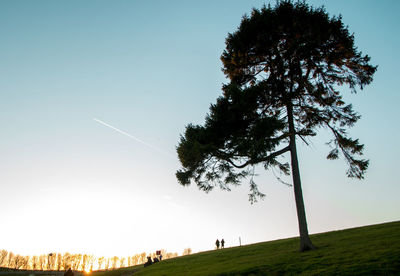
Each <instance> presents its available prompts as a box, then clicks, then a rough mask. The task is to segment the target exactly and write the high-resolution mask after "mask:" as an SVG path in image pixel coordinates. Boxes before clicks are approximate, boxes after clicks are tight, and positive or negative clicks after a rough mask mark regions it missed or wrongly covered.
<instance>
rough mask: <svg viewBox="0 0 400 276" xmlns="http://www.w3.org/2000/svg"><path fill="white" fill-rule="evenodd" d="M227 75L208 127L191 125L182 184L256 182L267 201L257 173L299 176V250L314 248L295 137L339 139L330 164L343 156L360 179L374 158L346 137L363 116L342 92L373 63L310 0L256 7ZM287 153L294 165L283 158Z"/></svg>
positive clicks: (181, 149)
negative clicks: (260, 169) (326, 134)
mask: <svg viewBox="0 0 400 276" xmlns="http://www.w3.org/2000/svg"><path fill="white" fill-rule="evenodd" d="M221 60H222V62H223V65H224V66H223V72H224V73H225V74H226V76H227V77H228V78H229V79H230V83H229V84H227V85H224V86H223V88H222V90H223V95H222V96H221V97H219V98H218V99H217V102H216V104H213V105H211V107H210V112H209V114H208V115H207V117H206V121H205V125H204V126H199V125H192V124H189V125H188V126H187V127H186V131H185V134H184V135H183V136H182V137H181V140H180V143H179V145H178V147H177V152H178V156H179V159H180V161H181V164H182V167H183V168H182V169H181V170H179V171H177V173H176V176H177V178H178V181H179V182H180V183H181V184H182V185H189V184H190V182H191V181H192V180H193V181H194V182H195V183H196V184H197V186H198V187H199V188H200V189H201V190H204V191H206V192H208V191H210V190H212V189H213V188H214V187H215V186H219V187H220V188H222V189H225V190H230V187H231V185H238V184H240V182H241V180H242V179H243V178H249V179H250V180H249V182H250V194H249V200H250V201H251V202H252V203H253V202H255V201H257V199H258V198H260V197H263V196H264V194H262V193H261V192H260V191H259V190H258V186H257V185H256V183H255V182H254V181H253V176H254V168H255V166H256V165H257V164H262V165H263V166H264V168H265V169H270V168H276V169H278V170H279V171H280V172H282V173H284V174H286V175H288V174H290V172H291V174H292V179H293V188H294V194H295V201H296V209H297V217H298V223H299V232H300V251H305V250H309V249H313V248H314V246H313V244H312V243H311V240H310V238H309V236H308V229H307V221H306V215H305V207H304V203H303V195H302V189H301V182H300V170H299V165H298V157H297V150H296V137H299V138H300V139H302V140H303V141H304V142H305V143H307V137H309V136H315V135H316V131H317V130H318V129H319V128H327V129H329V130H330V131H331V133H332V140H331V141H330V142H329V145H330V146H331V150H330V152H329V154H328V155H327V158H328V159H337V158H338V157H339V155H340V154H341V155H343V157H344V159H345V160H346V162H347V163H348V165H349V169H348V170H347V175H348V176H349V177H355V178H359V179H361V178H363V176H364V173H365V171H366V169H367V167H368V160H365V159H361V158H360V156H361V155H362V151H363V145H362V144H360V143H359V141H358V139H351V138H349V137H348V135H347V132H346V130H347V128H349V127H352V126H353V125H354V123H356V122H357V120H358V119H359V118H360V116H359V115H358V114H357V113H356V112H354V111H353V109H352V106H351V104H348V105H346V104H345V103H344V101H343V99H342V96H341V94H340V91H339V88H340V87H342V86H343V85H347V86H349V87H350V90H351V92H353V93H356V88H357V87H360V88H361V89H363V87H364V86H365V85H367V84H369V83H370V82H371V81H372V77H373V74H374V73H375V71H376V67H374V66H372V65H370V64H369V61H370V58H369V57H368V56H367V55H365V56H363V55H362V53H361V52H360V51H358V50H357V48H356V47H355V46H354V37H353V35H351V34H349V31H348V29H347V27H345V26H344V25H343V23H342V19H341V17H340V16H339V17H329V15H328V14H327V12H326V11H325V10H324V8H313V7H310V6H309V5H307V4H306V3H304V2H296V3H292V2H291V1H281V2H278V3H277V4H276V6H275V7H271V6H268V7H265V6H264V7H263V8H262V9H260V10H257V9H253V11H252V14H251V16H244V17H243V19H242V21H241V24H240V26H239V28H238V30H237V31H236V32H234V33H232V34H229V35H228V37H227V39H226V49H225V51H224V52H223V54H222V56H221ZM285 153H288V154H289V153H290V160H291V164H290V165H289V164H288V163H287V162H285V161H282V160H281V159H282V157H284V156H283V155H284V154H285Z"/></svg>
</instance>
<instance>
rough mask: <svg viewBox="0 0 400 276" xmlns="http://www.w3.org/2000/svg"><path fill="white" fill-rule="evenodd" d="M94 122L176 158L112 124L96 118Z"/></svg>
mask: <svg viewBox="0 0 400 276" xmlns="http://www.w3.org/2000/svg"><path fill="white" fill-rule="evenodd" d="M93 120H95V121H96V122H98V123H100V124H102V125H103V126H106V127H109V128H111V129H113V130H115V131H117V132H119V133H121V134H123V135H125V136H128V137H129V138H132V139H133V140H135V141H136V142H139V143H141V144H143V145H145V146H147V147H149V148H152V149H153V150H156V151H158V152H161V153H163V154H167V155H169V156H171V157H174V156H173V155H172V154H170V153H169V152H166V151H163V150H161V149H159V148H157V147H155V146H153V145H150V144H149V143H146V142H145V141H142V140H140V139H139V138H137V137H135V136H133V135H131V134H129V133H127V132H125V131H123V130H120V129H119V128H116V127H114V126H112V125H110V124H107V123H106V122H104V121H102V120H99V119H96V118H93Z"/></svg>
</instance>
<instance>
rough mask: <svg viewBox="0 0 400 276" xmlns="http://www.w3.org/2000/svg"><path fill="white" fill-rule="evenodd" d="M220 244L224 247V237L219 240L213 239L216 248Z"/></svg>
mask: <svg viewBox="0 0 400 276" xmlns="http://www.w3.org/2000/svg"><path fill="white" fill-rule="evenodd" d="M220 244H221V249H222V248H224V247H225V241H224V239H222V240H221V242H220V241H219V240H218V239H217V240H216V241H215V245H216V246H217V249H219V245H220Z"/></svg>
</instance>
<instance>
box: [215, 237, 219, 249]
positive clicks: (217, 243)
mask: <svg viewBox="0 0 400 276" xmlns="http://www.w3.org/2000/svg"><path fill="white" fill-rule="evenodd" d="M215 245H216V246H217V249H219V240H218V239H217V240H216V241H215Z"/></svg>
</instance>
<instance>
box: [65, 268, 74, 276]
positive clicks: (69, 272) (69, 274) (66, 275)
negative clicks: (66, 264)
mask: <svg viewBox="0 0 400 276" xmlns="http://www.w3.org/2000/svg"><path fill="white" fill-rule="evenodd" d="M64 276H74V273H73V272H72V269H71V268H68V270H67V271H65V273H64Z"/></svg>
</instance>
